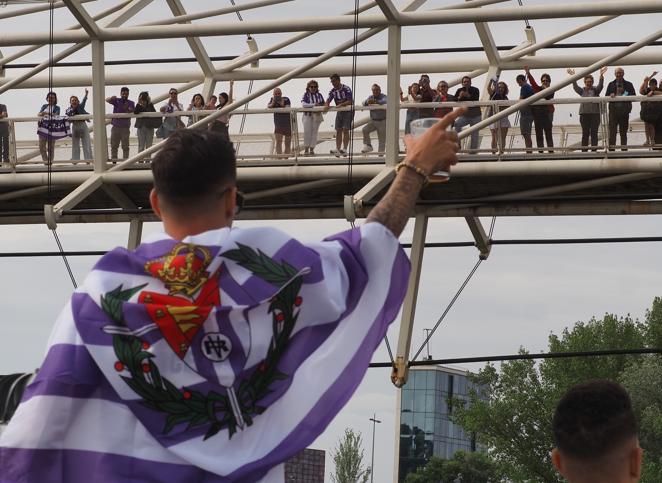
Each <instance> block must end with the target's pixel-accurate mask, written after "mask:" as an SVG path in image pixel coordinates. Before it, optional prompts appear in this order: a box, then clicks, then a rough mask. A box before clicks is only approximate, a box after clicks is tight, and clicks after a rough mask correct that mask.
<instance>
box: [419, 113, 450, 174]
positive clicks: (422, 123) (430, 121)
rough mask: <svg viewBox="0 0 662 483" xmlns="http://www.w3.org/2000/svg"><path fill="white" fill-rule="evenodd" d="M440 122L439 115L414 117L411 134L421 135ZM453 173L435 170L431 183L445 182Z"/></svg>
mask: <svg viewBox="0 0 662 483" xmlns="http://www.w3.org/2000/svg"><path fill="white" fill-rule="evenodd" d="M438 122H439V118H437V117H424V118H421V119H414V120H413V121H412V122H411V124H410V125H409V129H410V131H411V135H412V136H413V137H414V138H417V137H420V136H422V135H423V133H424V132H425V131H427V130H428V129H430V128H431V127H432V126H434V125H435V124H437V123H438ZM450 177H451V174H450V173H449V172H448V171H443V170H440V171H435V172H434V173H432V174H431V175H430V183H444V182H446V181H448V179H449V178H450Z"/></svg>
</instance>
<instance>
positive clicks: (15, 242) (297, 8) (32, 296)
mask: <svg viewBox="0 0 662 483" xmlns="http://www.w3.org/2000/svg"><path fill="white" fill-rule="evenodd" d="M183 3H184V6H185V7H186V8H187V10H188V11H191V12H194V11H197V10H204V9H205V8H211V7H210V5H213V6H214V8H218V6H225V5H226V4H227V5H229V2H210V1H200V0H196V1H190V0H189V1H184V2H183ZM237 3H245V2H239V1H237ZM394 3H396V4H397V5H398V6H400V5H402V4H403V3H404V2H401V1H400V2H394ZM449 3H451V2H450V1H432V0H431V1H429V2H427V3H426V5H425V6H424V8H436V7H441V6H443V5H446V4H449ZM546 3H547V2H545V1H535V2H534V1H531V0H527V1H524V4H525V5H534V4H546ZM587 3H598V2H587ZM110 4H111V3H110V2H107V1H105V0H104V1H100V2H92V3H88V4H85V5H86V6H89V11H90V12H93V13H94V12H98V11H101V10H103V9H105V8H107V7H108V6H109V5H110ZM516 4H517V2H515V1H507V2H503V5H505V6H515V5H516ZM311 5H314V7H313V8H307V7H310V6H311ZM353 6H354V2H353V1H350V0H337V1H336V2H333V5H331V6H328V5H325V6H324V8H322V7H321V6H320V5H319V4H318V2H313V1H312V0H297V1H293V2H289V3H285V4H282V5H280V6H277V7H271V8H269V9H266V8H265V9H260V10H251V11H246V12H244V13H243V14H242V15H243V18H244V19H245V20H260V19H268V18H291V17H292V16H297V17H300V16H302V15H323V14H324V13H342V12H345V11H349V10H351V9H352V8H353ZM10 8H15V7H12V6H9V7H4V9H10ZM487 8H499V6H491V7H487ZM2 11H3V9H2V8H0V14H1V13H2ZM302 12H303V13H302ZM168 15H169V11H168V9H167V7H166V6H165V2H163V1H158V0H157V1H155V2H153V3H152V4H151V5H150V6H149V7H147V8H146V9H145V10H144V11H143V12H142V13H141V14H140V15H139V16H138V18H137V19H135V20H132V21H131V22H129V24H137V23H141V22H146V21H151V20H154V19H158V18H163V17H167V16H168ZM661 16H662V14H655V15H644V16H640V15H638V16H632V17H630V18H627V17H623V18H618V19H616V20H614V21H612V22H611V23H608V24H605V25H603V26H601V27H597V28H596V29H595V30H594V31H592V32H587V33H584V34H581V35H578V36H576V37H573V38H572V39H570V40H569V41H573V42H600V41H607V40H613V39H614V36H613V31H614V29H618V31H619V32H620V33H619V35H618V36H617V37H618V40H624V41H626V40H628V41H636V40H638V39H639V38H640V37H642V36H644V35H647V34H649V33H651V32H653V31H655V30H656V29H657V28H659V25H660V20H661V19H660V17H661ZM31 18H32V19H33V20H32V22H34V23H28V22H26V23H25V24H22V23H21V22H15V21H12V20H0V28H2V29H5V28H6V29H7V31H24V30H25V28H24V25H33V24H39V23H41V25H42V26H43V27H42V28H43V29H46V28H47V25H48V24H47V20H48V19H47V17H46V16H45V15H34V16H31ZM589 20H590V19H589V18H586V19H572V18H568V19H559V20H545V21H540V20H532V21H531V24H532V25H533V27H534V28H535V30H536V34H537V38H538V40H543V39H545V38H547V37H549V36H552V35H556V34H558V33H560V32H562V31H565V30H568V29H570V28H572V27H574V26H576V25H579V24H582V23H586V22H588V21H589ZM228 21H237V19H236V17H228ZM42 22H44V23H42ZM55 22H56V26H58V28H65V27H68V26H70V25H71V24H73V23H75V21H74V20H73V18H72V17H71V15H70V14H68V13H67V12H66V10H65V9H61V10H58V11H57V14H56V19H55ZM490 28H491V30H492V33H493V36H494V38H495V40H496V42H497V44H500V45H516V44H518V43H520V42H522V41H524V24H523V22H505V23H502V24H490ZM287 36H289V34H273V35H267V34H264V35H256V40H257V42H258V45H259V46H268V45H271V44H272V43H275V42H277V41H279V40H281V39H283V38H286V37H287ZM351 36H352V32H348V31H345V32H319V33H317V34H315V35H314V36H313V37H311V38H310V39H308V40H306V41H305V42H303V43H300V44H296V45H294V46H291V47H289V48H287V49H285V50H284V51H285V52H308V51H316V52H322V51H325V49H328V48H329V47H330V46H332V45H335V44H337V43H340V42H341V41H344V40H346V39H348V38H351ZM203 43H204V44H205V46H206V48H207V49H208V52H209V53H210V55H231V54H238V53H242V52H244V51H245V50H247V48H246V44H245V40H244V38H243V37H241V36H237V37H224V38H207V39H204V40H203ZM478 45H480V42H479V39H478V36H477V34H476V32H475V29H474V27H473V26H472V25H454V26H433V27H420V28H405V29H404V30H403V36H402V48H403V49H408V48H417V47H421V46H424V47H429V48H434V47H458V46H471V47H473V46H478ZM61 48H62V47H56V50H59V49H61ZM385 48H386V36H385V35H383V34H380V35H377V36H375V37H374V38H372V39H370V40H369V41H367V42H366V44H365V45H362V46H361V47H360V50H372V49H385ZM14 50H15V48H3V49H2V52H3V54H4V55H8V54H9V53H11V52H12V51H14ZM563 52H565V51H558V50H555V51H553V52H552V53H553V54H555V55H556V54H559V55H560V54H562V53H563ZM601 52H602V53H604V55H608V54H609V53H612V52H613V49H602V50H601ZM45 55H46V49H45V48H44V49H41V50H39V51H37V52H35V53H34V54H30V55H29V56H27V57H26V58H25V59H23V60H21V62H32V61H41V60H44V56H45ZM189 55H190V53H189V50H188V47H187V46H186V43H185V42H184V41H181V40H159V41H144V42H143V41H141V42H131V43H130V42H119V43H117V44H109V45H108V46H107V47H106V57H107V59H108V60H117V59H133V58H140V57H142V58H156V57H169V56H189ZM459 55H462V56H463V57H464V56H465V55H468V56H475V57H476V59H481V58H482V54H479V53H478V54H445V55H444V56H443V59H444V60H446V59H447V58H448V59H453V58H459V57H457V56H459ZM453 56H456V57H453ZM89 59H90V51H89V49H83V50H82V51H81V52H79V53H77V54H75V55H74V56H72V58H71V59H70V60H89ZM377 60H378V59H374V60H372V59H371V60H370V61H371V62H372V61H377ZM382 60H384V61H385V59H382ZM347 61H348V60H347V58H343V59H340V60H338V59H333V60H331V61H330V62H340V63H346V62H347ZM285 62H289V63H292V62H299V61H291V60H290V61H270V62H269V63H267V62H266V61H263V62H261V66H263V65H264V66H270V65H281V64H284V63H285ZM217 65H220V63H219V64H217ZM192 67H193V66H192V65H184V66H180V65H177V64H173V65H163V64H162V65H159V66H158V67H155V66H151V65H145V66H137V67H136V66H132V67H112V68H109V70H108V72H115V71H116V72H120V73H121V72H123V71H126V70H127V69H132V70H133V69H140V70H152V69H172V70H178V69H190V68H192ZM653 70H657V68H656V67H655V66H629V67H626V78H629V79H630V80H631V81H633V83H634V84H635V86H638V85H639V83H640V82H641V79H642V77H643V76H644V75H646V74H648V73H649V72H651V71H653ZM661 70H662V69H661ZM71 72H73V71H71V70H67V71H66V72H65V71H64V70H63V69H56V72H55V75H56V76H57V75H59V74H60V73H67V74H68V73H71ZM78 72H87V71H85V70H84V69H83V70H79V71H78ZM17 73H18V72H17V71H16V70H12V69H8V70H7V73H6V75H7V77H12V76H14V75H16V74H17ZM517 73H519V72H505V73H504V74H503V75H502V79H506V81H507V82H509V83H511V88H512V86H514V85H515V84H514V77H515V75H516V74H517ZM549 73H550V74H551V76H552V80H553V81H554V79H560V78H563V77H564V76H565V73H564V72H563V71H562V70H561V69H550V70H549ZM455 74H458V73H457V72H443V73H435V72H430V75H431V77H432V82H433V85H434V84H436V81H438V80H440V79H442V78H447V79H450V78H452V77H454V76H455ZM612 75H613V69H610V72H608V74H607V78H608V79H609V78H610V77H611V76H612ZM417 78H418V76H417V75H413V74H412V75H405V76H402V78H401V84H402V85H403V86H406V85H407V84H408V83H411V82H413V81H414V80H417ZM306 80H307V79H297V80H293V81H290V82H288V83H286V84H285V85H283V86H282V88H283V91H284V94H285V95H289V96H290V97H291V98H292V100H293V104H295V103H298V99H299V98H300V95H301V94H302V93H303V90H304V86H305V82H306ZM385 81H386V78H385V77H384V76H382V77H377V78H375V77H369V78H368V77H366V78H358V79H357V80H356V86H357V87H356V97H357V98H362V97H366V96H367V95H368V94H369V88H370V84H372V83H373V82H381V83H382V85H385V84H386V82H385ZM263 82H264V81H259V82H256V83H255V86H254V88H257V87H258V86H259V85H263ZM321 82H322V83H323V82H324V80H322V81H321ZM482 84H483V79H478V80H476V81H474V85H477V86H478V87H481V88H482ZM129 87H130V88H131V89H132V92H135V93H137V92H139V91H140V90H143V89H145V88H146V89H149V90H150V92H151V93H152V95H155V94H158V93H160V92H164V91H166V90H167V89H168V88H169V87H170V86H167V85H161V86H159V85H151V86H129ZM247 88H248V86H247V83H246V82H244V83H238V84H237V85H236V89H235V90H236V92H235V95H236V96H237V97H239V96H241V95H242V94H243V93H245V92H246V91H247ZM221 89H222V90H226V89H227V86H226V85H223V84H221V85H220V86H219V87H217V89H216V91H217V92H219V91H220V90H221ZM81 91H82V89H81V88H67V89H65V88H62V89H60V90H59V97H60V99H61V100H63V99H67V98H68V96H69V95H70V94H76V93H78V94H82V92H81ZM116 91H119V86H108V87H107V89H106V91H105V93H104V95H111V94H113V93H115V92H116ZM192 94H193V92H191V93H189V94H182V98H181V99H182V100H183V101H184V102H188V100H189V98H190V95H192ZM44 95H45V89H43V90H37V89H34V90H12V91H9V92H7V93H5V94H2V95H0V102H2V103H4V104H7V105H8V108H9V111H10V115H11V116H31V115H34V114H36V112H37V110H38V109H39V107H40V106H41V103H42V99H43V97H44ZM91 95H96V93H94V92H92V93H91ZM573 95H574V94H573V93H572V92H571V91H570V90H568V89H565V90H564V91H562V92H561V93H559V94H557V97H571V96H573ZM268 97H269V96H268V95H266V96H262V97H261V98H258V99H257V100H255V101H253V102H252V103H251V107H262V106H264V105H266V103H267V101H268ZM60 104H61V105H62V106H63V107H64V106H66V104H64V103H63V102H62V101H61V102H60ZM636 110H637V109H636V108H635V111H636ZM574 112H576V106H573V107H568V108H566V109H562V110H560V111H559V113H558V114H557V118H556V122H557V123H566V122H576V114H575V115H574V116H573V117H571V116H570V114H572V113H574ZM635 116H636V114H635V113H633V118H634V117H635ZM402 117H404V116H402ZM251 119H252V118H251ZM265 119H266V120H265ZM332 119H333V118H332V116H327V118H326V120H325V125H324V126H325V127H326V128H330V127H331V122H332ZM268 120H269V118H268V117H266V118H263V119H262V120H259V119H255V120H254V121H252V122H249V123H247V129H249V130H252V131H255V132H257V131H261V130H264V126H268V127H270V126H269V124H268V123H267V121H268ZM325 127H323V129H324V128H325ZM236 130H237V126H236V124H235V125H233V126H232V127H231V132H233V131H234V132H236ZM31 132H32V131H31V128H29V127H28V126H27V125H26V127H25V129H24V130H23V131H21V136H20V137H19V139H29V138H30V136H31V135H32V134H31ZM481 221H482V222H483V225H484V226H485V227H489V225H490V222H491V219H489V218H485V219H482V220H481ZM660 221H661V220H660V216H655V215H648V216H603V217H538V218H533V217H521V218H517V217H512V218H498V219H497V220H496V222H495V229H494V239H524V238H526V239H529V238H583V237H622V236H657V235H658V234H659V233H658V232H659V226H660ZM265 224H266V225H269V226H275V227H278V228H281V229H284V230H286V231H288V232H289V233H291V234H292V235H293V236H296V237H299V238H301V239H302V240H311V241H312V240H319V239H320V238H322V237H325V236H327V235H329V234H331V233H335V232H338V231H342V230H345V229H347V228H348V227H349V224H348V223H347V222H346V221H344V220H325V221H324V223H320V222H319V220H296V222H292V221H280V222H272V221H263V222H242V221H239V222H237V226H239V227H248V226H256V225H265ZM412 229H413V222H410V224H409V225H408V227H407V229H406V231H405V233H404V235H403V237H402V240H403V241H404V242H408V241H410V239H411V233H412ZM157 230H159V224H157V223H149V224H146V225H145V229H144V234H149V233H152V232H155V231H157ZM58 234H59V236H60V238H61V240H62V244H63V246H64V248H65V249H66V250H107V249H110V248H112V247H114V246H116V245H123V244H125V243H126V240H127V236H128V224H86V225H68V224H61V225H60V226H59V227H58ZM0 240H1V242H2V251H4V252H20V251H33V250H43V251H54V250H56V245H55V242H54V240H53V236H52V235H51V233H50V232H49V231H48V229H47V228H46V227H45V226H41V225H32V226H2V225H0ZM471 240H472V238H471V234H470V232H469V229H468V227H467V226H466V223H465V222H464V221H463V219H448V218H447V219H433V220H431V221H430V225H429V228H428V241H430V242H449V241H471ZM659 248H660V247H659V244H658V243H637V244H634V243H630V244H599V245H598V244H588V245H529V246H526V245H524V246H520V245H517V246H503V245H499V246H495V247H494V248H493V249H492V253H491V255H490V257H489V258H488V260H486V261H485V262H484V263H483V264H482V265H481V267H480V268H479V269H478V271H477V272H476V274H475V275H474V277H473V278H472V280H471V282H470V283H469V284H468V286H467V287H466V289H465V290H464V292H463V293H462V295H461V297H460V298H459V300H458V302H457V303H456V304H455V306H454V307H453V309H452V310H451V311H450V313H449V314H448V316H447V317H446V319H445V321H444V322H443V323H442V324H441V326H440V327H439V329H438V330H437V332H436V333H435V335H434V336H433V338H432V339H431V341H430V354H431V355H432V356H433V357H434V358H450V357H469V356H481V355H499V354H511V353H515V352H517V351H518V350H519V348H520V347H524V348H526V349H527V350H529V351H531V352H540V351H545V350H546V348H547V338H548V336H549V334H550V333H556V334H558V333H560V332H561V331H562V330H563V329H564V328H566V327H572V325H573V324H574V323H575V322H577V321H586V320H589V319H590V318H591V317H593V316H596V317H601V316H602V315H603V314H604V313H613V314H617V315H623V316H624V315H627V314H630V315H631V316H632V317H634V318H639V319H641V318H643V317H644V314H645V311H646V309H647V308H648V307H649V306H650V304H651V302H652V300H653V298H654V297H656V296H659V295H662V293H661V291H660V289H659V283H657V282H658V278H659V276H658V274H659V269H658V267H659V266H660V262H661V261H662V260H660V258H662V251H661V250H660V249H659ZM477 257H478V252H477V250H476V249H474V248H443V249H441V248H436V249H428V250H426V252H425V257H424V268H423V273H422V281H421V286H420V292H419V297H418V305H417V312H416V319H415V324H414V331H413V341H412V350H413V351H414V352H415V351H416V349H418V347H419V346H420V345H421V343H422V342H423V338H424V329H425V328H431V327H432V326H433V325H434V324H435V322H436V321H437V319H438V317H439V316H440V315H441V313H442V312H443V310H444V308H445V307H446V304H447V303H448V302H449V301H450V299H451V298H452V296H453V295H454V293H455V292H456V290H457V289H458V288H459V286H460V284H461V283H462V281H463V280H464V279H465V277H466V276H467V275H468V273H469V271H470V269H471V268H472V267H473V266H474V264H475V262H476V260H477ZM69 261H70V263H71V264H72V268H73V271H74V274H75V277H76V279H77V280H78V281H79V282H80V281H81V280H83V279H84V277H85V274H86V273H87V272H88V271H89V270H90V268H91V267H92V265H93V264H94V262H95V258H94V257H71V258H70V259H69ZM0 267H1V271H0V273H2V274H3V275H4V276H3V277H2V279H0V293H2V296H1V297H2V299H1V300H2V309H3V316H2V318H1V320H2V322H0V372H1V373H11V372H18V371H27V370H32V369H34V368H36V367H38V365H39V363H40V361H41V359H42V357H43V354H44V350H45V347H46V341H47V339H48V335H49V331H50V328H51V327H52V324H53V322H54V320H55V318H56V316H57V314H58V313H59V311H60V310H61V309H62V307H63V305H64V303H65V301H66V299H67V298H68V297H69V296H70V294H71V291H72V285H71V282H70V280H69V278H68V275H67V273H66V271H65V269H64V266H63V262H62V260H61V259H60V258H56V257H53V258H1V259H0ZM398 328H399V319H396V321H395V322H394V323H393V325H392V326H391V328H390V330H389V333H388V337H389V340H390V342H391V345H392V346H395V345H396V342H397V334H398ZM387 360H388V355H387V352H386V349H385V347H384V346H383V345H382V346H381V347H380V348H379V349H378V350H377V352H376V353H375V355H374V357H373V361H376V362H384V361H387ZM480 367H481V365H480V364H471V365H466V366H462V368H464V369H468V370H477V369H479V368H480ZM396 397H397V390H396V389H395V388H394V387H393V386H392V385H391V383H390V380H389V371H388V369H369V370H368V372H367V375H366V378H365V379H364V382H363V383H362V384H361V386H360V387H359V389H358V390H357V392H356V394H355V395H354V397H353V398H352V399H351V401H350V402H349V403H348V404H347V406H346V407H345V408H344V409H343V410H342V411H341V413H340V414H339V415H338V417H336V419H335V420H334V421H333V422H332V423H331V425H330V426H329V427H328V428H327V430H326V431H325V432H324V433H323V434H322V435H321V436H320V437H319V438H318V439H317V441H315V443H314V444H313V445H312V447H314V448H318V449H324V450H326V451H327V456H326V460H327V472H326V473H327V480H328V474H329V472H330V471H332V461H331V451H332V450H333V448H334V447H335V446H336V444H337V441H338V439H339V437H340V436H341V435H342V433H343V431H344V429H345V428H346V427H352V428H354V429H357V430H359V431H361V433H362V434H363V439H364V443H365V444H364V448H365V459H364V461H366V463H369V461H370V441H371V437H372V423H371V422H370V421H369V418H371V417H372V416H373V414H375V415H376V417H377V419H379V420H381V421H382V423H381V424H379V425H377V427H376V432H377V435H376V436H377V437H376V444H375V477H374V479H375V481H379V482H382V481H391V479H392V476H393V459H394V441H395V435H396V428H395V414H394V411H395V404H396Z"/></svg>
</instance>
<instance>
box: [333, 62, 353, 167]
mask: <svg viewBox="0 0 662 483" xmlns="http://www.w3.org/2000/svg"><path fill="white" fill-rule="evenodd" d="M330 79H331V85H332V86H333V89H331V90H330V91H329V96H328V97H327V99H326V110H328V109H329V107H330V106H331V102H332V101H335V103H336V107H348V106H351V105H352V104H353V103H354V98H353V97H352V89H351V88H350V87H349V86H346V85H345V84H343V83H341V82H340V76H339V75H338V74H333V75H332V76H331V77H330ZM353 121H354V111H352V110H349V111H338V112H337V113H336V123H335V128H336V149H332V150H331V154H333V155H335V156H336V158H338V157H340V156H347V149H348V147H349V132H350V130H351V129H352V123H353Z"/></svg>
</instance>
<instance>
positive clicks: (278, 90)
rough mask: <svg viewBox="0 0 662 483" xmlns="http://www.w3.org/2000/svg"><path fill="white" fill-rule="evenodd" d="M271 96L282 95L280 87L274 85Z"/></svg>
mask: <svg viewBox="0 0 662 483" xmlns="http://www.w3.org/2000/svg"><path fill="white" fill-rule="evenodd" d="M273 96H274V97H283V91H282V90H281V89H280V87H276V88H275V89H274V93H273Z"/></svg>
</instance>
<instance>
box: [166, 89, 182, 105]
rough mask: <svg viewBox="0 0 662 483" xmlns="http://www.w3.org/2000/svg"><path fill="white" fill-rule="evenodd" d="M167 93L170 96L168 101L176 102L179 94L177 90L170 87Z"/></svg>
mask: <svg viewBox="0 0 662 483" xmlns="http://www.w3.org/2000/svg"><path fill="white" fill-rule="evenodd" d="M168 95H169V96H170V98H169V99H168V102H177V96H179V92H178V91H177V89H175V88H174V87H171V88H170V90H169V91H168Z"/></svg>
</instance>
